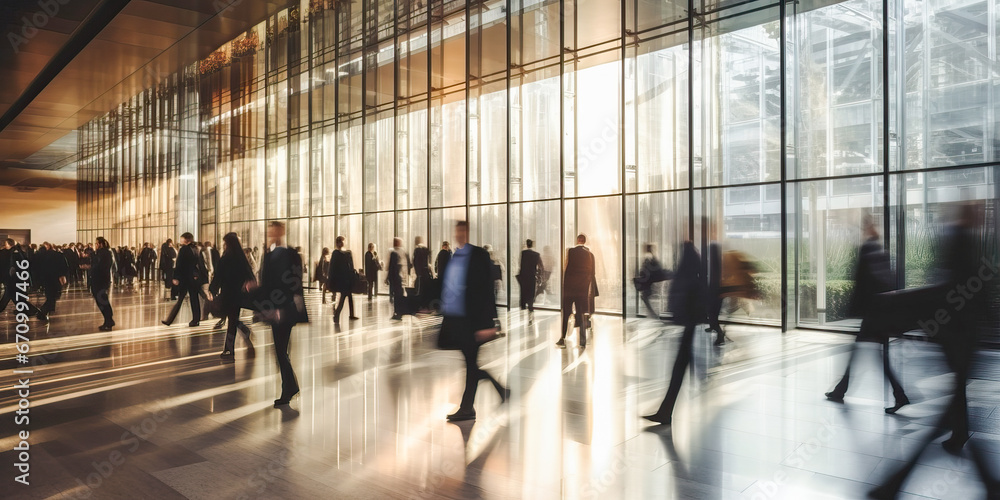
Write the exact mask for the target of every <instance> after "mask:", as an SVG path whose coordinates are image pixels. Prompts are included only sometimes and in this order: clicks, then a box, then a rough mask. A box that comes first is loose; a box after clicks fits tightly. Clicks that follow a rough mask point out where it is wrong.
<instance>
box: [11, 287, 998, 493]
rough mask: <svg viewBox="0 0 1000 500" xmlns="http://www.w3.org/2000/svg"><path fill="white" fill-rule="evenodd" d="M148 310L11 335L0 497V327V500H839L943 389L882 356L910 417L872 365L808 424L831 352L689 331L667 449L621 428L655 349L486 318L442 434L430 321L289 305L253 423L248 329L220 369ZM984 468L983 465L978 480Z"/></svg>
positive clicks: (958, 475)
mask: <svg viewBox="0 0 1000 500" xmlns="http://www.w3.org/2000/svg"><path fill="white" fill-rule="evenodd" d="M161 293H162V290H160V289H157V288H154V289H153V290H145V289H139V290H135V291H117V292H116V293H115V295H114V297H113V303H114V305H115V310H116V321H117V323H118V326H117V327H116V328H115V330H114V331H113V332H110V333H104V332H98V331H97V329H96V327H97V326H98V325H99V324H100V318H99V315H98V314H97V311H96V308H95V307H94V306H93V303H92V301H90V300H88V298H87V297H86V296H85V295H84V294H83V293H82V292H79V291H77V292H70V293H69V294H68V296H67V297H66V299H65V300H63V301H62V302H61V303H60V304H59V309H58V311H57V313H56V314H54V315H53V320H52V322H51V323H49V324H48V325H43V324H41V323H39V322H37V321H32V322H31V323H30V327H31V332H30V333H29V336H30V338H31V339H32V340H31V343H30V346H31V354H32V356H33V359H32V361H33V363H34V364H35V366H34V374H33V375H32V376H31V381H30V383H31V394H30V397H31V405H32V406H31V413H30V416H31V422H30V425H29V426H28V428H29V429H30V431H31V436H30V444H31V460H30V465H31V476H30V477H31V485H30V486H28V487H25V486H22V485H20V484H17V483H15V482H14V481H13V476H14V473H13V472H12V468H11V466H10V465H9V464H12V463H13V462H15V454H14V451H13V450H12V449H13V447H14V446H15V445H16V444H17V443H16V440H15V438H14V437H13V436H12V432H11V431H10V430H6V429H13V427H12V426H11V425H10V422H11V420H9V419H12V418H13V416H12V413H13V411H14V410H15V408H16V405H17V397H16V395H15V393H14V391H13V389H11V387H12V386H13V384H14V383H15V382H16V380H15V375H13V374H12V370H13V369H14V368H17V367H18V365H17V364H16V362H15V361H14V358H15V354H16V351H15V345H14V323H13V316H11V315H10V314H9V313H5V314H3V315H0V332H3V335H2V336H0V338H2V339H3V341H2V342H3V343H2V344H0V350H2V354H0V363H2V365H3V366H2V368H3V371H2V372H0V374H2V375H0V378H2V383H3V385H4V387H6V388H7V389H5V390H4V391H3V392H2V394H0V396H2V397H0V407H2V408H3V410H2V413H3V415H4V417H3V418H4V425H3V426H2V428H3V429H5V431H4V432H3V434H2V435H0V450H2V451H0V456H2V457H3V459H2V460H0V462H2V463H3V464H4V468H3V470H5V471H7V473H6V474H5V475H4V478H3V480H4V482H5V483H4V485H3V487H2V489H0V497H2V498H122V499H138V498H149V499H173V498H191V499H251V498H261V499H264V498H267V499H298V498H303V499H312V498H345V499H354V498H358V499H432V498H453V499H459V498H462V499H464V498H488V499H500V498H510V499H519V498H526V499H558V498H572V499H576V498H594V499H597V498H599V499H601V500H612V499H644V500H645V499H666V498H711V499H714V498H726V499H728V498H733V499H736V498H739V499H771V498H788V499H812V498H861V497H863V496H864V494H865V492H866V491H867V490H868V489H870V488H871V487H872V485H873V484H875V483H876V482H877V481H879V480H880V479H881V478H883V477H884V476H885V474H887V473H888V472H889V471H891V470H895V469H896V468H897V467H899V466H900V465H902V462H901V460H902V459H904V458H906V457H908V456H909V454H910V453H911V452H912V450H914V449H915V447H916V446H917V444H918V443H919V441H920V439H921V438H922V437H923V436H925V435H926V434H927V433H928V432H929V430H930V425H931V424H932V422H933V421H934V419H935V418H936V415H938V414H939V413H940V412H941V411H942V409H943V408H944V405H945V404H946V402H947V396H948V394H947V390H948V381H949V380H950V375H948V374H946V373H945V370H944V368H943V366H942V361H941V359H942V358H941V354H940V352H939V351H938V350H937V349H936V348H935V347H934V346H932V345H929V344H926V343H923V342H918V341H913V340H903V341H897V342H895V343H894V347H893V363H894V365H895V366H896V367H897V369H898V370H899V372H900V374H901V378H902V380H903V384H904V385H905V386H906V387H907V390H908V392H909V394H910V399H911V400H913V401H914V404H913V405H911V406H907V407H905V408H904V409H903V410H901V411H900V413H899V414H898V415H895V416H887V415H885V414H884V413H883V411H882V407H883V405H884V404H885V403H886V402H887V401H888V399H891V396H890V395H888V394H887V393H886V390H885V388H884V387H883V383H882V375H881V370H880V368H879V366H880V365H879V364H878V363H877V361H878V357H877V354H876V351H874V350H871V349H865V350H864V351H863V355H862V356H861V359H860V362H861V364H860V365H859V366H860V367H861V368H867V369H866V370H862V371H860V372H858V373H857V376H856V377H854V378H853V381H852V383H853V387H852V390H851V392H850V393H849V394H848V398H847V402H846V404H844V405H840V404H836V403H832V402H829V401H826V400H825V399H824V397H823V392H825V391H827V390H829V389H830V388H831V387H832V385H833V384H834V382H835V381H836V379H837V378H838V375H839V374H840V373H841V372H842V370H843V365H844V363H846V359H847V353H848V352H849V349H850V348H851V342H852V341H853V338H852V337H850V336H846V335H838V334H830V333H823V332H815V331H794V332H789V333H786V334H784V335H783V334H781V333H780V332H779V331H778V330H776V329H773V328H764V327H753V326H738V325H731V326H729V328H728V336H729V338H730V342H729V343H728V344H727V345H726V346H724V347H722V348H714V347H712V346H711V345H710V341H711V339H710V335H711V334H709V333H706V332H704V331H703V330H699V332H698V334H697V335H698V336H697V341H696V347H695V362H694V364H693V366H692V368H691V370H690V371H689V374H688V375H689V376H688V378H687V379H686V381H685V384H684V387H683V389H682V391H681V397H680V400H679V404H678V407H677V409H676V411H675V414H674V425H673V426H672V428H663V427H660V426H653V425H651V424H649V423H648V422H646V421H644V420H642V419H641V418H640V415H643V414H647V413H650V412H652V411H653V410H655V408H656V407H657V405H658V403H659V401H660V399H661V398H662V397H663V394H664V391H665V390H666V385H667V382H668V380H667V378H668V376H669V375H668V374H669V369H670V365H671V363H672V362H673V356H674V353H675V352H676V349H677V345H678V342H679V335H680V329H679V328H678V327H676V326H672V325H669V324H664V323H660V322H658V321H654V320H647V319H629V320H626V321H623V320H622V319H621V318H620V317H612V316H598V317H597V318H596V319H595V334H594V337H595V338H594V339H593V341H592V342H591V344H590V345H588V347H587V349H586V350H580V349H577V348H575V345H576V339H575V337H574V338H572V339H571V340H572V341H571V342H570V348H569V349H566V350H560V349H556V348H555V347H554V346H553V342H554V341H555V340H556V338H557V337H558V329H559V318H558V316H557V314H556V313H554V312H537V313H535V317H534V320H533V321H532V322H529V321H528V318H527V316H526V314H525V313H523V312H520V311H513V312H511V313H510V314H509V315H507V314H506V313H504V314H503V316H504V318H503V321H504V322H505V324H506V325H507V330H508V331H509V335H508V336H507V337H506V338H503V339H501V340H498V341H495V342H492V343H490V344H488V345H487V346H485V347H484V348H483V350H482V352H481V354H480V359H481V363H482V365H483V367H484V368H485V369H486V370H487V371H489V372H491V373H492V374H494V375H495V376H496V377H498V378H499V379H500V380H501V382H503V383H505V384H507V385H509V386H510V388H511V389H512V394H513V395H512V398H511V400H510V401H509V402H508V403H506V404H502V405H501V404H500V400H499V397H498V396H497V394H496V392H495V391H493V390H491V389H490V388H489V386H488V384H484V385H482V386H481V390H480V392H479V396H478V399H477V402H476V409H477V412H478V417H479V418H478V420H477V421H475V422H462V423H458V424H452V423H448V422H446V421H445V419H444V417H445V415H446V414H448V413H450V412H451V411H453V410H454V409H455V408H456V406H457V403H458V402H459V400H460V398H461V392H462V388H463V385H464V383H463V380H464V368H463V364H462V361H461V356H460V354H458V353H456V352H452V351H439V350H437V349H435V348H434V345H435V335H436V328H435V325H436V319H435V318H433V317H425V318H413V317H407V318H405V319H404V320H403V321H401V322H394V321H391V320H390V319H389V316H390V312H389V311H390V307H391V306H390V304H389V303H388V300H387V299H386V298H385V297H380V298H378V299H377V300H376V301H374V302H368V301H366V300H364V299H361V298H358V297H356V299H357V300H356V302H357V306H358V313H359V314H358V315H359V316H361V319H360V320H358V321H354V322H348V321H347V320H346V316H347V315H346V314H345V315H344V316H345V319H344V320H342V322H343V324H342V326H341V327H337V326H335V325H334V324H333V321H332V314H331V312H330V307H331V306H330V305H329V304H327V305H323V304H321V303H320V298H319V295H318V294H315V293H313V294H310V295H309V296H308V297H307V302H308V307H309V309H310V316H311V319H312V320H313V321H312V323H310V324H308V325H300V326H298V327H296V328H295V330H294V331H293V340H292V348H291V351H292V360H293V364H294V367H295V370H296V372H297V374H298V377H299V382H300V384H301V386H302V394H301V396H300V397H298V398H296V399H294V400H293V401H292V404H291V407H290V408H287V409H275V408H272V406H271V402H272V400H273V399H274V398H276V397H277V390H278V387H277V384H278V379H277V373H276V372H277V367H276V365H275V363H274V359H273V352H272V350H271V342H270V333H269V330H268V329H267V328H266V327H264V326H263V325H260V324H257V325H253V332H254V341H255V343H256V346H257V352H256V356H255V357H252V358H250V357H247V355H246V351H245V350H244V349H243V346H242V341H240V340H238V341H237V348H238V350H237V355H236V360H235V362H228V363H226V362H222V361H221V360H220V359H219V356H218V354H219V352H220V351H221V346H222V342H223V337H224V335H223V334H221V333H220V332H218V331H213V330H212V328H211V327H212V325H213V324H214V321H212V320H209V321H207V322H203V323H202V326H200V327H197V328H189V327H188V326H187V320H188V319H189V318H187V317H186V316H185V314H188V313H187V312H186V310H187V308H186V307H185V312H182V315H181V317H180V318H178V320H177V322H176V323H175V325H174V326H172V327H164V326H162V325H160V324H159V320H160V319H162V318H163V317H164V316H165V315H166V312H167V310H168V309H169V307H170V306H171V305H172V303H170V302H168V301H165V300H164V299H163V298H162V295H158V294H161ZM992 354H993V353H984V354H983V355H982V356H981V360H980V365H979V366H977V369H976V377H975V378H974V380H973V381H972V382H971V383H970V385H969V395H970V415H971V416H972V429H973V431H974V435H973V438H972V439H973V440H975V441H977V442H978V443H979V444H980V445H981V446H982V447H983V448H985V449H986V450H988V451H989V452H990V453H988V455H989V456H990V457H991V458H992V457H1000V410H998V409H997V404H998V399H1000V398H998V394H997V392H998V391H997V388H998V386H1000V384H997V381H998V380H1000V376H997V374H996V369H995V368H994V365H993V363H992V362H991V360H993V359H995V357H994V356H993V355H992ZM994 463H995V462H994ZM902 497H903V498H948V499H952V498H956V499H975V498H983V497H985V489H984V488H983V487H982V486H981V485H980V482H979V480H978V476H977V475H976V472H975V469H974V467H973V466H972V463H971V461H969V460H967V459H966V458H962V457H953V456H951V455H948V454H946V453H944V452H943V450H942V449H941V447H940V446H938V445H933V446H931V447H930V448H929V449H928V451H927V452H926V453H925V454H924V455H923V456H922V458H921V461H920V465H919V466H918V467H917V469H916V471H915V474H914V476H913V477H912V479H911V480H910V481H909V482H908V483H907V484H906V487H905V494H904V495H902Z"/></svg>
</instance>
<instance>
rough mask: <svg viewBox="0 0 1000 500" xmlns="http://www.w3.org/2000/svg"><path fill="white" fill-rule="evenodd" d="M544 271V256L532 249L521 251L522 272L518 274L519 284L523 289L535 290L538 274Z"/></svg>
mask: <svg viewBox="0 0 1000 500" xmlns="http://www.w3.org/2000/svg"><path fill="white" fill-rule="evenodd" d="M542 270H544V267H543V266H542V256H541V254H539V253H538V252H536V251H535V250H534V249H532V248H525V249H524V250H521V270H520V271H518V273H517V282H518V283H519V284H520V285H521V287H522V288H529V287H530V288H531V289H532V290H534V289H535V283H536V282H537V280H538V273H539V272H540V271H542Z"/></svg>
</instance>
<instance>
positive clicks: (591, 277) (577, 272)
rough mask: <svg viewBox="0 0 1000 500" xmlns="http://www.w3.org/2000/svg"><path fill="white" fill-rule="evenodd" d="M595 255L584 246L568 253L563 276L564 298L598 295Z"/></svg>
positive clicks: (572, 249)
mask: <svg viewBox="0 0 1000 500" xmlns="http://www.w3.org/2000/svg"><path fill="white" fill-rule="evenodd" d="M595 267H596V265H595V263H594V254H592V253H590V250H588V249H587V247H585V246H583V245H577V246H575V247H573V248H570V249H569V251H567V252H566V272H565V273H564V275H563V296H564V297H585V298H587V299H588V300H589V299H590V297H591V296H593V295H597V276H596V275H595Z"/></svg>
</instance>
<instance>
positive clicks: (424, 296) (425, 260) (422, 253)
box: [413, 236, 434, 309]
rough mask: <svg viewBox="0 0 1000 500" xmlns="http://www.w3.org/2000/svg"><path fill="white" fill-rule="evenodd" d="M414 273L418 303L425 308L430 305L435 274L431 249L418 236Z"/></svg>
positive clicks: (414, 256)
mask: <svg viewBox="0 0 1000 500" xmlns="http://www.w3.org/2000/svg"><path fill="white" fill-rule="evenodd" d="M413 273H414V274H415V275H416V277H417V282H416V283H415V284H414V286H415V287H416V289H417V296H418V299H417V305H418V307H419V308H421V309H425V308H427V307H428V306H429V305H430V302H431V297H432V296H433V294H432V293H431V281H432V280H433V279H434V276H433V275H432V274H431V249H430V248H427V245H424V239H423V238H421V237H420V236H417V237H416V239H415V240H414V242H413Z"/></svg>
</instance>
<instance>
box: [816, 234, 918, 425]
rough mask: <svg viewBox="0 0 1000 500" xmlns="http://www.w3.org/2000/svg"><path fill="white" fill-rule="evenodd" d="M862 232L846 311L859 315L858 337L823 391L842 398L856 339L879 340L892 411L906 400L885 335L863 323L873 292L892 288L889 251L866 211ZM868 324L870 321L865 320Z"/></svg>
mask: <svg viewBox="0 0 1000 500" xmlns="http://www.w3.org/2000/svg"><path fill="white" fill-rule="evenodd" d="M861 226H862V233H863V235H864V238H865V241H864V243H862V244H861V248H859V249H858V260H857V262H856V263H855V265H854V292H853V294H852V295H851V299H850V303H849V305H848V315H849V316H851V317H856V318H857V317H860V318H862V325H863V326H862V328H861V331H859V332H858V338H857V341H856V343H855V345H854V348H853V349H852V350H851V355H850V358H848V360H847V368H846V369H845V370H844V376H843V377H842V378H841V379H840V382H838V383H837V386H836V387H835V388H834V389H833V390H832V391H830V392H828V393H826V398H827V399H829V400H831V401H835V402H838V403H843V402H844V395H845V394H847V387H848V384H849V383H850V379H851V365H852V364H853V363H854V360H855V356H856V355H857V352H858V345H857V342H878V343H880V344H882V371H883V373H884V374H885V378H886V379H887V380H888V381H889V385H891V386H892V395H893V397H894V398H895V400H896V403H895V404H894V405H893V406H891V407H888V408H886V409H885V412H886V413H889V414H892V413H896V412H897V411H899V409H900V408H902V407H903V406H905V405H907V404H909V403H910V400H909V399H908V398H907V397H906V393H905V392H904V391H903V385H902V384H900V383H899V380H898V379H897V378H896V375H895V374H894V373H893V372H892V368H891V367H890V366H889V335H888V332H884V331H871V328H867V326H868V325H864V322H863V321H864V318H865V317H867V316H868V315H869V314H870V313H871V312H872V304H873V303H874V302H875V298H876V297H875V296H876V295H877V294H879V293H882V292H887V291H889V290H892V289H894V288H895V286H894V283H893V282H894V281H895V280H894V279H893V276H892V270H891V269H890V267H889V255H888V254H887V253H885V251H884V250H883V249H882V245H881V244H880V243H879V233H878V230H877V229H876V228H875V223H874V221H873V220H872V217H871V216H868V215H866V216H865V217H864V219H863V220H862V222H861ZM869 324H870V322H869Z"/></svg>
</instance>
